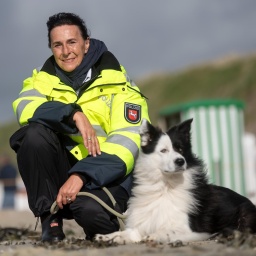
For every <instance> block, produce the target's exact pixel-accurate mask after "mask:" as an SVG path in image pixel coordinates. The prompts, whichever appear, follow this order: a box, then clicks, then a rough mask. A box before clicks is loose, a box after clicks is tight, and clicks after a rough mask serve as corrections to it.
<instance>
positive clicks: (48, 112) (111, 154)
mask: <svg viewBox="0 0 256 256" xmlns="http://www.w3.org/2000/svg"><path fill="white" fill-rule="evenodd" d="M53 62H54V59H53V56H52V57H50V58H49V59H48V60H47V61H46V62H45V64H44V66H43V67H42V68H41V69H40V71H39V70H37V69H35V70H33V74H32V77H29V78H27V79H26V80H25V81H24V84H23V89H22V91H21V92H20V95H19V98H18V99H16V100H15V101H14V102H13V109H14V112H15V114H16V116H17V119H18V122H19V124H20V125H21V126H23V125H26V124H28V123H30V122H38V123H41V124H43V125H46V126H47V127H49V128H51V129H52V130H54V131H56V132H60V133H62V134H64V135H65V140H64V143H65V145H66V147H67V148H68V149H69V151H70V152H71V153H72V154H73V155H74V156H75V157H76V158H77V159H78V160H79V161H78V162H77V164H75V165H74V166H73V167H72V169H71V170H70V171H69V173H74V172H78V173H80V174H83V175H85V176H86V177H87V179H88V178H89V181H90V182H88V184H86V185H87V186H88V187H90V188H95V187H99V186H105V185H107V184H110V183H116V182H118V183H119V184H124V185H123V186H124V187H125V188H126V189H127V191H128V192H130V186H131V179H130V178H129V179H128V177H130V176H131V175H130V173H131V171H132V170H133V167H134V163H135V160H136V157H137V155H138V152H139V148H140V136H139V133H138V129H139V126H140V121H141V119H142V118H146V119H148V120H149V116H148V107H147V103H146V100H145V97H144V96H143V95H142V94H141V93H140V90H139V88H138V87H137V86H136V85H135V84H133V83H132V82H131V81H130V79H129V77H128V76H127V74H126V71H125V69H124V68H123V67H122V66H121V65H119V63H118V62H117V60H116V59H115V57H114V56H113V55H112V54H111V53H110V52H105V53H104V54H103V56H102V57H101V58H100V61H98V63H96V64H97V65H96V64H95V66H93V67H92V78H91V80H90V81H89V82H86V83H84V85H83V86H82V89H81V90H80V91H79V92H75V91H74V89H73V88H71V87H70V86H67V85H65V84H63V83H62V82H61V81H60V79H59V78H58V77H57V76H55V69H54V66H53ZM75 111H83V113H85V115H86V116H87V118H88V119H89V121H90V123H91V124H92V126H93V127H94V129H95V131H96V133H97V137H98V140H99V142H100V149H101V152H102V154H101V155H100V156H97V157H96V158H94V157H87V156H88V151H87V149H86V148H85V147H84V145H83V141H82V137H81V134H80V133H79V132H78V130H77V128H76V126H75V124H74V122H73V121H72V116H73V114H74V112H75Z"/></svg>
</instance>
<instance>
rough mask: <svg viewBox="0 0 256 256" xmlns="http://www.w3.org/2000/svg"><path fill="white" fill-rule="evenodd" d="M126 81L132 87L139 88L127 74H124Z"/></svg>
mask: <svg viewBox="0 0 256 256" xmlns="http://www.w3.org/2000/svg"><path fill="white" fill-rule="evenodd" d="M124 75H125V78H126V81H127V82H128V83H130V84H131V86H137V85H136V84H135V82H134V81H133V80H132V79H131V78H130V77H129V76H128V74H127V73H124Z"/></svg>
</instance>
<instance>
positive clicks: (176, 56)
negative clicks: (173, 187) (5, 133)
mask: <svg viewBox="0 0 256 256" xmlns="http://www.w3.org/2000/svg"><path fill="white" fill-rule="evenodd" d="M57 12H74V13H76V14H78V15H79V16H81V17H82V18H83V19H84V20H85V21H86V24H87V27H88V28H89V30H90V31H91V37H93V38H98V39H100V40H102V41H104V42H105V44H106V45H107V47H108V49H109V50H110V51H112V52H113V53H114V54H115V55H116V57H117V58H118V59H119V61H120V62H121V63H122V64H123V65H124V66H125V67H126V69H127V71H128V73H129V75H130V76H131V77H132V78H133V79H134V80H135V81H136V79H139V78H142V77H145V76H147V75H149V74H152V73H156V72H162V71H170V72H173V71H176V70H179V69H183V68H185V67H187V66H188V65H189V66H190V65H193V64H198V63H201V62H205V61H209V60H213V59H218V58H221V57H223V56H227V55H231V54H248V53H253V52H256V31H255V26H256V1H255V0H214V1H213V0H159V1H156V0H126V1H124V0H91V1H88V0H73V1H71V0H2V1H1V2H0V24H1V25H0V35H1V40H0V46H1V47H0V57H1V60H2V61H1V63H2V64H1V68H0V75H1V83H0V89H1V91H0V125H1V124H3V123H4V122H7V121H11V120H12V119H14V115H13V112H12V105H11V104H12V101H13V100H14V99H15V98H16V97H17V96H18V93H19V91H20V90H21V87H22V82H23V80H24V79H25V78H26V77H28V76H30V75H31V72H32V70H33V68H35V67H38V66H41V65H42V64H43V62H44V61H45V60H46V59H47V58H48V57H49V56H50V55H51V52H50V50H49V48H48V46H47V29H46V21H47V19H48V17H49V16H50V15H53V14H55V13H57Z"/></svg>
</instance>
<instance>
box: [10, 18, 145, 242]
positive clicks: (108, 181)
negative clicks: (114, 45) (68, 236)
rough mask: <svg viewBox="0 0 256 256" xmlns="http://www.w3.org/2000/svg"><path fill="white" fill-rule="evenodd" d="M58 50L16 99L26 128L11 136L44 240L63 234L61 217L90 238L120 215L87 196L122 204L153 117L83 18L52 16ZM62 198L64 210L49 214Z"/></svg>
mask: <svg viewBox="0 0 256 256" xmlns="http://www.w3.org/2000/svg"><path fill="white" fill-rule="evenodd" d="M47 27H48V40H49V47H50V49H51V51H52V53H53V56H51V57H50V58H49V59H48V60H47V61H46V62H45V63H44V65H43V67H42V68H40V69H35V70H33V74H32V77H29V78H27V79H26V80H25V81H24V84H23V89H22V91H21V93H20V95H19V97H18V99H16V100H15V101H14V102H13V108H14V112H15V114H16V116H17V119H18V121H19V124H20V125H21V128H20V129H19V130H18V131H17V132H16V133H15V134H14V135H13V136H12V137H11V139H10V144H11V147H12V148H13V149H14V150H15V151H16V153H17V162H18V167H19V171H20V174H21V177H22V179H23V181H24V184H25V186H26V189H27V194H28V202H29V207H30V209H31V211H32V212H33V213H34V215H35V216H36V217H40V219H41V224H42V241H50V242H53V241H60V240H63V239H64V238H65V234H64V233H63V230H62V225H63V222H62V219H63V218H74V219H75V221H76V222H77V223H78V224H79V225H80V226H81V227H82V228H83V229H84V231H85V234H86V239H92V238H93V236H94V235H95V234H96V233H101V234H107V233H111V232H113V231H116V230H118V229H119V225H118V222H117V219H116V217H115V216H114V215H113V214H111V213H110V212H108V211H107V210H105V209H104V208H103V207H102V206H101V205H100V204H99V203H97V202H96V201H95V200H94V199H91V198H89V197H83V196H78V197H77V193H78V192H80V191H85V192H90V193H92V194H94V195H96V196H98V197H99V198H100V199H101V200H103V201H104V202H105V203H107V204H108V205H109V206H111V207H113V206H112V204H111V201H110V199H109V197H108V196H107V194H106V193H105V192H104V191H103V190H102V187H107V188H108V190H109V191H110V192H111V193H112V195H113V196H114V198H115V200H116V201H117V203H118V205H119V207H120V211H122V212H124V211H125V210H126V207H127V201H128V199H129V196H130V190H131V186H132V170H133V167H134V163H135V160H136V157H137V154H138V151H139V147H140V137H139V133H138V129H139V126H140V121H141V119H142V118H146V119H149V117H148V108H147V103H146V100H145V97H143V95H142V94H141V93H140V91H139V88H138V87H137V86H136V85H134V84H133V83H132V82H131V81H130V79H129V78H128V76H127V74H126V71H125V69H124V68H123V66H121V65H120V64H119V62H118V61H117V59H116V58H115V57H114V55H113V54H112V53H111V52H109V51H108V50H107V47H106V46H105V44H104V43H103V42H102V41H99V40H96V39H91V38H90V37H89V35H88V32H87V28H86V26H85V23H84V21H83V20H82V19H81V18H80V17H79V16H77V15H75V14H72V13H58V14H56V15H53V16H51V17H50V18H49V20H48V22H47ZM55 200H56V202H57V205H58V206H59V208H60V210H59V211H58V212H57V214H54V215H51V214H50V207H51V205H52V203H53V202H54V201H55Z"/></svg>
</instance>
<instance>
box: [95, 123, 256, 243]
mask: <svg viewBox="0 0 256 256" xmlns="http://www.w3.org/2000/svg"><path fill="white" fill-rule="evenodd" d="M192 120H193V119H188V120H186V121H184V122H182V123H180V124H178V125H176V126H174V127H172V128H170V129H169V130H168V131H167V132H166V133H164V132H163V131H161V130H160V129H159V128H158V127H154V126H153V125H152V124H150V123H149V122H148V121H147V120H145V119H143V120H142V123H141V126H140V137H141V150H140V153H139V156H138V159H137V161H136V164H135V169H134V186H133V188H132V196H131V198H130V199H129V201H128V210H127V212H126V213H125V214H126V215H127V218H126V222H125V230H124V231H117V232H114V233H111V234H105V235H103V234H97V235H96V236H95V239H96V240H103V241H113V242H116V243H118V244H124V243H126V244H129V243H138V242H143V241H144V242H146V241H155V242H159V243H171V242H175V241H177V240H181V241H182V242H191V241H198V240H206V239H209V238H210V237H211V236H213V235H215V234H220V233H223V234H224V233H226V234H228V233H229V232H233V231H234V230H238V231H241V232H244V231H247V230H249V231H250V232H252V233H255V232H256V207H255V205H254V204H253V203H252V202H251V201H250V200H249V199H247V198H246V197H244V196H242V195H240V194H238V193H236V192H234V191H232V190H230V189H228V188H224V187H221V186H216V185H213V184H210V183H209V181H208V178H207V172H206V168H205V164H204V163H203V161H202V160H201V159H199V158H198V157H197V156H196V155H195V154H194V153H193V152H192V145H191V123H192ZM229 234H230V233H229Z"/></svg>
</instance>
